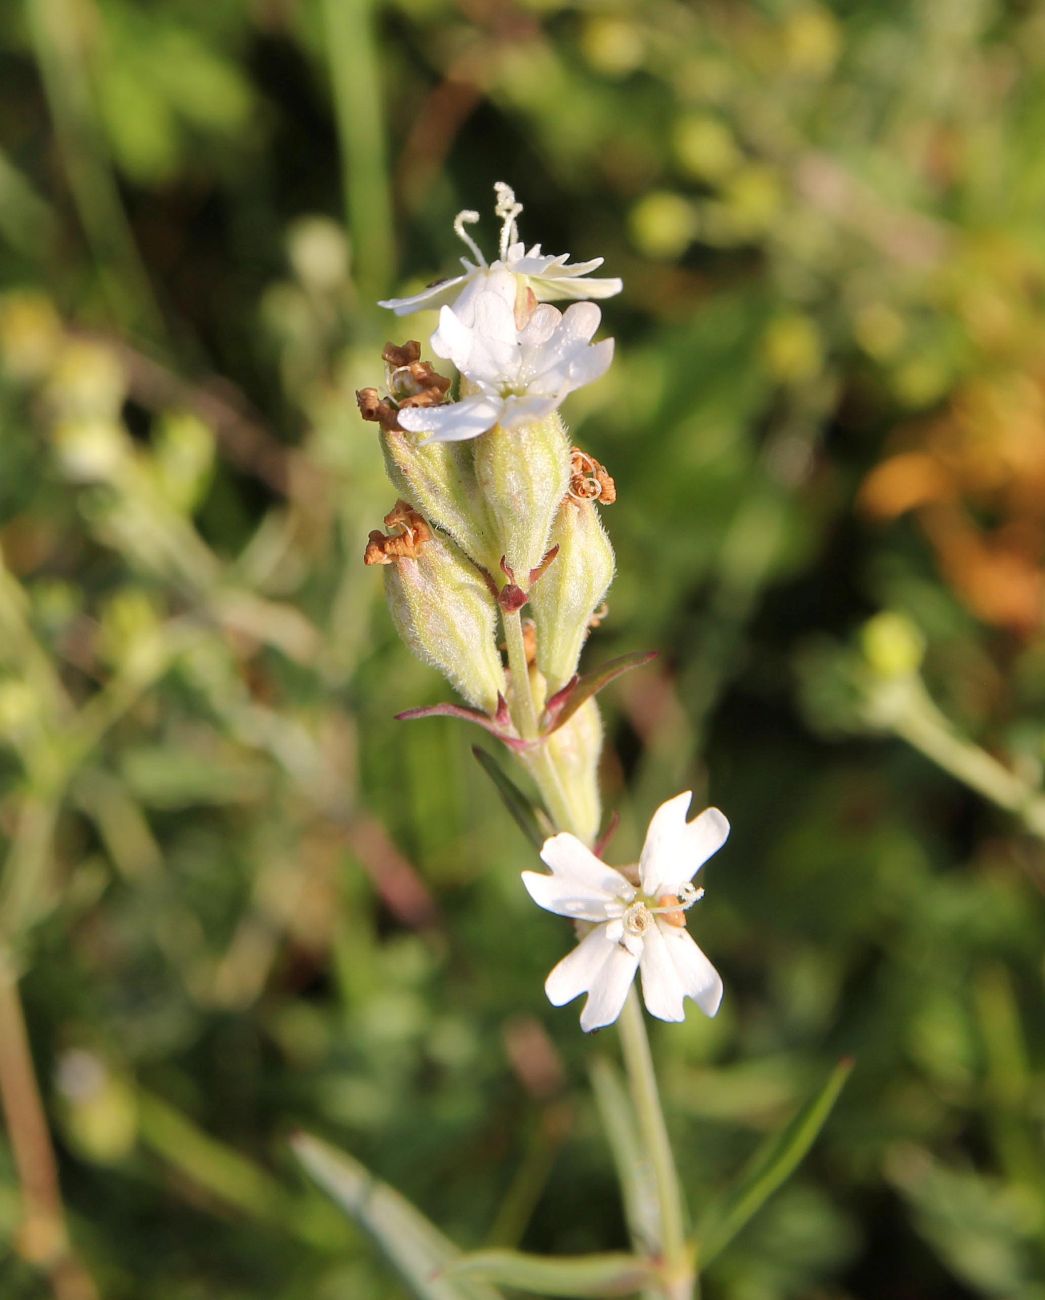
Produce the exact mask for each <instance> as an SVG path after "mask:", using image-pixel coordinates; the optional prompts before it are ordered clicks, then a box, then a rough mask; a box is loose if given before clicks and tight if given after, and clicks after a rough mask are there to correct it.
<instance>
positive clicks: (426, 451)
mask: <svg viewBox="0 0 1045 1300" xmlns="http://www.w3.org/2000/svg"><path fill="white" fill-rule="evenodd" d="M381 449H382V451H383V452H384V457H385V470H386V472H387V473H388V477H389V478H390V479H391V480H392V486H393V487H394V488H395V490H396V491H397V492H398V493H399V494H400V495H401V496H404V497H406V498H407V500H409V501H414V502H416V504H417V506H418V509H419V510H420V511H421V513H422V514H423V515H424V516H425V517H426V518H427V519H430V520H431V522H432V523H433V524H435V526H436V527H437V528H441V529H442V530H443V532H444V533H449V534H450V536H451V537H452V538H453V539H454V541H455V542H457V544H458V546H460V548H461V550H463V551H464V552H465V554H466V555H468V556H469V557H470V558H471V559H472V560H474V561H475V563H476V564H479V565H481V566H482V567H483V568H484V569H486V570H487V571H488V572H490V573H495V572H496V571H497V565H498V561H499V560H500V558H501V556H502V555H503V554H504V551H503V549H502V548H501V546H500V544H499V542H498V539H497V535H496V532H495V530H494V527H493V525H492V523H491V521H490V518H489V516H488V514H487V510H486V506H485V504H484V502H483V498H482V496H481V494H480V492H479V486H478V484H477V483H476V479H475V471H474V469H473V467H472V453H471V448H470V447H469V446H468V445H467V444H463V443H459V442H428V443H420V444H419V443H418V441H417V436H416V435H415V434H412V433H404V432H403V431H402V430H401V429H383V430H382V431H381Z"/></svg>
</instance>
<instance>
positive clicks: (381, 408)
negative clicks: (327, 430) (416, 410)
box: [356, 339, 450, 431]
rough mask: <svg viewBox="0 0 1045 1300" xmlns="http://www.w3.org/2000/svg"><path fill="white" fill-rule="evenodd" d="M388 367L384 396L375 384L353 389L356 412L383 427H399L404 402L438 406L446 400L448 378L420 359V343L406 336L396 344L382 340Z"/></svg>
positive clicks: (448, 386) (388, 429)
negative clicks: (386, 387) (386, 389)
mask: <svg viewBox="0 0 1045 1300" xmlns="http://www.w3.org/2000/svg"><path fill="white" fill-rule="evenodd" d="M381 356H382V358H383V359H384V362H385V365H386V367H387V368H388V373H387V383H388V393H389V395H388V396H387V397H382V396H381V394H380V393H379V392H378V390H377V389H376V388H360V389H359V390H358V391H357V393H356V401H357V402H358V404H359V413H360V415H361V416H362V417H363V419H364V420H373V421H374V422H375V423H376V424H379V425H380V426H381V428H382V429H385V430H386V431H390V430H399V429H400V424H399V412H400V411H401V410H402V409H403V407H406V406H441V405H442V403H443V402H445V401H446V400H447V396H446V395H447V393H448V392H449V391H450V380H449V379H448V378H447V377H446V376H445V375H440V374H438V373H437V372H436V371H435V370H433V369H432V366H431V363H430V362H428V361H422V360H421V359H420V358H421V345H420V343H418V342H417V340H416V339H408V340H407V341H406V342H405V343H403V344H402V345H400V346H397V345H396V344H394V343H386V344H385V347H384V351H383V352H382V354H381Z"/></svg>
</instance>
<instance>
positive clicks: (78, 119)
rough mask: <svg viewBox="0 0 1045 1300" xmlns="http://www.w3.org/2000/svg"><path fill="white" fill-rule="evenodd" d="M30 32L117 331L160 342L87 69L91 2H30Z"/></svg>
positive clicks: (75, 197) (159, 330) (71, 185)
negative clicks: (123, 330)
mask: <svg viewBox="0 0 1045 1300" xmlns="http://www.w3.org/2000/svg"><path fill="white" fill-rule="evenodd" d="M28 14H29V29H30V33H31V37H32V41H33V47H34V50H35V54H36V61H37V64H38V66H39V69H40V75H41V77H42V78H43V83H44V90H45V92H46V95H47V102H48V104H49V106H50V109H51V115H52V117H53V118H54V127H55V133H56V135H57V138H58V145H59V149H60V151H61V155H62V162H63V164H64V167H65V172H66V176H67V178H68V182H69V188H70V190H71V191H72V197H73V202H74V203H75V205H76V211H77V215H78V216H79V219H80V223H81V225H82V226H83V231H84V235H85V236H86V238H87V242H88V244H89V245H90V247H91V252H92V253H93V255H94V258H95V260H96V263H97V273H98V276H99V279H100V280H101V283H102V287H103V290H104V293H105V296H106V298H107V300H108V302H109V307H110V310H111V311H112V313H113V317H114V320H115V322H116V324H117V325H119V326H120V327H122V328H124V329H129V330H131V331H132V332H144V333H145V334H147V335H150V336H151V337H153V338H157V337H160V336H162V334H163V332H164V327H163V321H162V318H161V315H160V311H159V309H158V307H157V306H156V302H155V300H154V298H153V294H152V289H151V287H150V285H149V279H148V276H147V274H146V272H145V268H144V266H143V265H142V261H141V258H140V256H139V254H138V249H137V246H136V244H135V242H134V235H133V234H132V233H131V228H130V226H129V224H128V222H127V217H126V214H125V213H124V210H123V203H122V201H121V199H120V193H119V189H118V188H117V184H116V176H115V173H114V171H113V167H112V162H111V159H110V157H109V151H108V147H107V144H106V140H105V135H104V133H103V131H102V130H101V128H100V126H99V124H98V120H97V114H96V112H95V105H94V96H93V93H92V88H91V78H90V70H89V64H88V49H87V37H88V34H89V33H88V21H87V20H88V19H91V20H92V22H93V23H95V24H97V23H99V22H100V18H99V16H98V15H97V14H96V13H95V12H94V8H93V6H92V5H91V4H90V0H79V3H76V4H74V3H71V0H29V4H28Z"/></svg>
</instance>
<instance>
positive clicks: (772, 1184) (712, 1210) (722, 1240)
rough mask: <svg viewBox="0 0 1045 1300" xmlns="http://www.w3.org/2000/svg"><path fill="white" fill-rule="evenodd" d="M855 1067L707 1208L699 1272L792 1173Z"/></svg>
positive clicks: (834, 1078)
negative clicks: (728, 1189)
mask: <svg viewBox="0 0 1045 1300" xmlns="http://www.w3.org/2000/svg"><path fill="white" fill-rule="evenodd" d="M852 1068H853V1061H852V1059H851V1058H848V1057H846V1058H844V1059H843V1060H841V1061H839V1063H838V1064H837V1065H836V1066H835V1068H834V1070H832V1072H831V1075H830V1077H829V1078H828V1080H827V1082H826V1083H825V1084H824V1086H823V1087H822V1088H821V1089H820V1091H819V1092H818V1093H817V1094H816V1095H815V1096H814V1097H813V1098H812V1099H811V1100H810V1101H808V1102H807V1103H806V1105H805V1106H803V1107H802V1109H801V1110H800V1111H799V1112H798V1114H797V1115H796V1116H795V1117H794V1119H792V1120H791V1122H790V1123H789V1124H787V1125H785V1126H784V1128H783V1129H781V1130H780V1132H779V1133H775V1134H773V1136H772V1137H770V1138H769V1139H767V1141H766V1142H765V1143H764V1144H763V1146H762V1147H761V1148H760V1149H759V1150H758V1151H757V1152H756V1153H755V1155H754V1157H753V1158H752V1160H751V1162H750V1163H749V1164H748V1167H747V1169H746V1170H745V1171H744V1172H743V1173H742V1174H741V1176H740V1178H739V1180H738V1182H737V1183H736V1185H735V1186H734V1187H733V1188H732V1189H731V1190H730V1191H728V1192H726V1194H725V1195H724V1196H723V1197H722V1198H720V1199H719V1200H717V1201H715V1202H714V1203H713V1204H712V1205H711V1206H709V1207H708V1209H707V1211H706V1212H705V1214H704V1216H703V1217H702V1219H701V1222H700V1224H699V1226H698V1228H697V1241H698V1243H699V1254H698V1258H699V1261H700V1267H701V1269H704V1268H706V1267H707V1266H708V1264H710V1263H711V1261H712V1260H713V1259H714V1258H715V1256H716V1255H718V1254H719V1253H720V1252H721V1251H722V1250H723V1249H724V1248H725V1246H727V1245H728V1244H729V1242H731V1241H732V1240H733V1238H734V1237H735V1236H736V1235H737V1233H738V1232H740V1230H741V1229H742V1228H743V1227H744V1225H745V1224H746V1223H747V1222H748V1220H749V1219H750V1218H751V1217H752V1216H753V1215H754V1214H755V1212H756V1211H757V1210H759V1209H760V1208H761V1207H762V1205H763V1204H764V1203H765V1202H766V1200H768V1198H769V1197H770V1196H771V1195H772V1194H773V1192H775V1191H776V1189H777V1188H778V1187H779V1186H780V1184H781V1183H783V1182H784V1181H785V1179H787V1178H788V1177H789V1176H790V1174H791V1173H793V1172H794V1170H795V1168H796V1167H797V1166H798V1164H799V1163H800V1162H801V1160H802V1159H803V1157H804V1156H805V1154H806V1152H807V1151H808V1150H809V1148H810V1147H811V1146H812V1145H813V1143H814V1141H815V1140H816V1137H817V1134H818V1133H819V1132H820V1130H821V1129H822V1128H823V1126H824V1124H825V1123H826V1121H827V1117H828V1115H830V1113H831V1109H832V1107H833V1106H834V1104H835V1102H836V1101H837V1100H838V1095H839V1093H840V1092H841V1091H842V1088H843V1087H844V1085H845V1081H846V1079H848V1077H849V1073H850V1071H851V1070H852Z"/></svg>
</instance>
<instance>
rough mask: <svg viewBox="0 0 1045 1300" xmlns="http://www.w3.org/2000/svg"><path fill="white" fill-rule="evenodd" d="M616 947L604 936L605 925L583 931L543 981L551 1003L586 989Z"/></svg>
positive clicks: (558, 1004)
mask: <svg viewBox="0 0 1045 1300" xmlns="http://www.w3.org/2000/svg"><path fill="white" fill-rule="evenodd" d="M616 947H617V944H615V943H614V942H613V941H612V939H607V938H606V928H605V926H601V925H600V926H596V928H595V929H594V930H592V931H591V933H590V934H586V935H585V936H584V938H583V939H582V940H581V941H580V943H579V944H578V945H577V947H576V948H574V950H573V951H572V952H568V953H567V954H566V956H565V957H564V958H563V959H562V961H561V962H559V964H558V965H557V966H553V967H552V969H551V973H550V974H549V976H548V978H547V979H546V980H545V981H544V991H545V993H547V995H548V1001H549V1002H550V1003H551V1004H552V1006H553V1007H561V1006H563V1005H565V1003H567V1002H572V1001H573V999H574V998H576V997H580V995H581V994H582V993H587V991H588V990H589V989H590V988H591V986H592V985H593V984H594V983H595V982H596V981H597V980H598V978H599V974H600V972H601V971H602V968H603V966H605V964H606V963H607V962H608V961H609V959H610V958H611V957H612V956H613V952H614V949H615V948H616Z"/></svg>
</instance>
